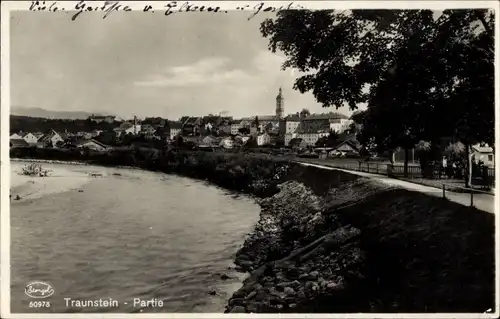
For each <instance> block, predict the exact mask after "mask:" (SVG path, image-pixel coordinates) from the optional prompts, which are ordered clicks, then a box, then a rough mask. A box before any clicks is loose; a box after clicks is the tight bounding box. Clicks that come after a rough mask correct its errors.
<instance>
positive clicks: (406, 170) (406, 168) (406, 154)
mask: <svg viewBox="0 0 500 319" xmlns="http://www.w3.org/2000/svg"><path fill="white" fill-rule="evenodd" d="M409 154H410V152H409V150H408V148H407V147H405V164H404V177H408V155H409Z"/></svg>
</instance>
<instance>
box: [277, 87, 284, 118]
mask: <svg viewBox="0 0 500 319" xmlns="http://www.w3.org/2000/svg"><path fill="white" fill-rule="evenodd" d="M284 112H285V98H284V97H283V92H282V91H281V88H280V89H279V91H278V95H277V96H276V112H275V115H276V117H277V118H278V119H282V118H283V113H284Z"/></svg>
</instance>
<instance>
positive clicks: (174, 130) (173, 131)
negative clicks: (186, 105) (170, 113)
mask: <svg viewBox="0 0 500 319" xmlns="http://www.w3.org/2000/svg"><path fill="white" fill-rule="evenodd" d="M169 128H170V133H169V136H170V139H171V140H173V139H174V138H175V137H176V136H177V135H179V134H181V132H182V124H181V123H179V122H169Z"/></svg>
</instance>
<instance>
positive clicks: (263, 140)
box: [257, 133, 271, 146]
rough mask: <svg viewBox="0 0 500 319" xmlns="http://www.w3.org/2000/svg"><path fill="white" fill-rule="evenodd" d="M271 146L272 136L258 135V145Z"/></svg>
mask: <svg viewBox="0 0 500 319" xmlns="http://www.w3.org/2000/svg"><path fill="white" fill-rule="evenodd" d="M269 144H271V135H269V134H267V133H262V134H259V135H257V145H258V146H264V145H269Z"/></svg>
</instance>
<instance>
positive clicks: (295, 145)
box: [288, 138, 307, 150]
mask: <svg viewBox="0 0 500 319" xmlns="http://www.w3.org/2000/svg"><path fill="white" fill-rule="evenodd" d="M288 145H289V146H290V147H291V148H292V149H295V150H299V149H304V148H306V147H307V143H306V141H304V140H303V139H301V138H294V139H292V140H291V141H290V143H289V144H288Z"/></svg>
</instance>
